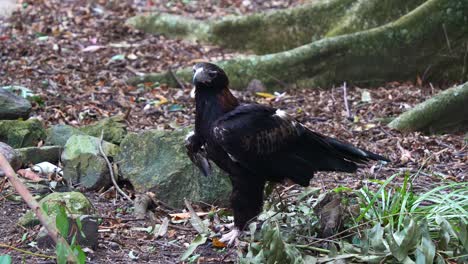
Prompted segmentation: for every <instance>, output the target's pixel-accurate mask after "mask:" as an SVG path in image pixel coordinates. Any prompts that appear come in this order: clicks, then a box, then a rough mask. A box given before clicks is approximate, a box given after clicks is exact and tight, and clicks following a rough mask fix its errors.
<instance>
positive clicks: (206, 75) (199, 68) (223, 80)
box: [192, 62, 229, 92]
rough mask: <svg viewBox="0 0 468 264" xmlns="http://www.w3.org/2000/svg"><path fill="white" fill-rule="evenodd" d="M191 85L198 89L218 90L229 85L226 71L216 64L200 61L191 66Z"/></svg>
mask: <svg viewBox="0 0 468 264" xmlns="http://www.w3.org/2000/svg"><path fill="white" fill-rule="evenodd" d="M192 81H193V85H194V86H195V87H196V88H197V90H198V89H200V90H213V91H214V92H215V91H219V90H222V89H225V88H227V87H228V85H229V80H228V77H227V75H226V73H225V72H224V71H223V70H222V69H221V68H220V67H218V66H216V65H214V64H212V63H208V62H200V63H197V64H195V66H193V80H192Z"/></svg>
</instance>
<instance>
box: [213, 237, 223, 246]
mask: <svg viewBox="0 0 468 264" xmlns="http://www.w3.org/2000/svg"><path fill="white" fill-rule="evenodd" d="M211 244H212V245H213V247H215V248H225V247H226V244H224V243H223V242H221V241H219V239H218V238H216V237H215V238H213V241H212V242H211Z"/></svg>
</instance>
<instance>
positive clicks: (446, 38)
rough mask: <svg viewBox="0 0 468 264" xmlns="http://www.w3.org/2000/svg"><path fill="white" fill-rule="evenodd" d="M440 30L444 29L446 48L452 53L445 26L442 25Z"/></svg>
mask: <svg viewBox="0 0 468 264" xmlns="http://www.w3.org/2000/svg"><path fill="white" fill-rule="evenodd" d="M442 28H443V29H444V35H445V40H446V41H447V47H448V50H449V51H450V52H452V46H451V45H450V39H449V37H448V34H447V29H446V28H445V24H442Z"/></svg>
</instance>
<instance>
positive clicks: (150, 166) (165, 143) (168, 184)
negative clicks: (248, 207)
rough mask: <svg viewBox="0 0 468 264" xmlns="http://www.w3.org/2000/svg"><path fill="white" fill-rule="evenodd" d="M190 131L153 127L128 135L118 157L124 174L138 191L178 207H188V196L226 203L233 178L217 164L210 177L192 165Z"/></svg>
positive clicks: (196, 199)
mask: <svg viewBox="0 0 468 264" xmlns="http://www.w3.org/2000/svg"><path fill="white" fill-rule="evenodd" d="M189 131H190V129H188V128H186V129H181V130H177V131H172V132H170V131H157V130H150V131H144V132H141V133H138V134H136V133H131V134H129V135H127V136H126V137H125V139H124V140H123V141H122V143H121V145H120V147H121V152H120V154H119V155H118V156H117V162H118V164H119V167H120V172H121V175H122V177H123V178H124V179H125V180H128V181H130V183H131V184H132V185H133V187H134V188H135V189H136V190H137V191H140V192H144V191H152V192H154V193H155V194H156V196H157V198H158V199H160V200H162V201H164V202H166V203H167V204H169V205H171V206H173V207H176V208H182V207H184V198H186V199H189V200H191V201H199V202H204V203H208V204H216V205H221V206H226V205H227V204H228V200H229V195H230V193H231V188H232V187H231V183H230V181H229V178H228V176H227V175H226V174H225V173H223V172H222V171H221V170H220V169H219V168H217V167H216V165H214V164H212V165H213V174H212V175H210V176H208V177H205V176H203V175H202V174H201V173H200V171H199V170H198V168H197V167H195V166H194V165H193V164H192V162H191V161H190V159H189V158H188V156H187V154H186V150H185V146H184V141H185V140H184V138H185V136H186V134H187V133H188V132H189Z"/></svg>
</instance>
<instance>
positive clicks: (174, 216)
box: [169, 212, 208, 220]
mask: <svg viewBox="0 0 468 264" xmlns="http://www.w3.org/2000/svg"><path fill="white" fill-rule="evenodd" d="M196 214H197V215H198V216H205V215H208V213H205V212H198V213H196ZM169 216H171V217H172V220H185V219H189V218H190V213H188V212H187V213H177V214H169Z"/></svg>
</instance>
